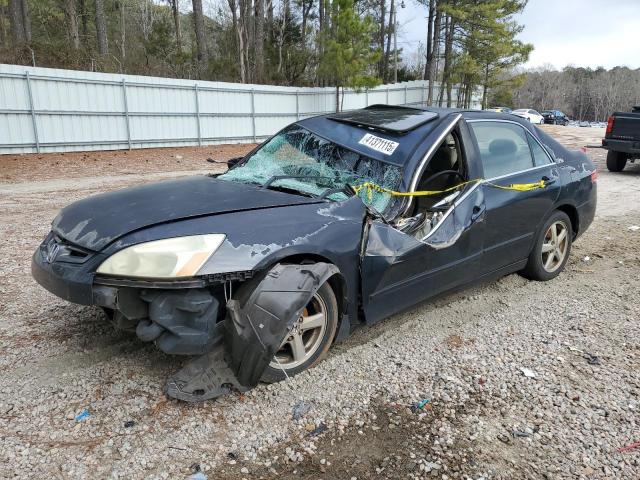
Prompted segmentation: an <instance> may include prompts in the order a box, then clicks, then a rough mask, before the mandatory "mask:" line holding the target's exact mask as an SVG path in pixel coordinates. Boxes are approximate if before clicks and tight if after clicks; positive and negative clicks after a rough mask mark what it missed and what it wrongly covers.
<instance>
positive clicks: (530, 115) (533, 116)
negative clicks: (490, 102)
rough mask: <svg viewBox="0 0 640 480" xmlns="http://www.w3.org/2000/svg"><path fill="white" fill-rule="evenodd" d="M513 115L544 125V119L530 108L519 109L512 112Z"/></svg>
mask: <svg viewBox="0 0 640 480" xmlns="http://www.w3.org/2000/svg"><path fill="white" fill-rule="evenodd" d="M511 113H512V114H513V115H517V116H519V117H522V118H526V119H527V120H529V121H530V122H531V123H535V124H537V125H542V124H543V123H544V117H543V116H542V115H540V114H539V113H538V112H537V111H536V110H532V109H530V108H519V109H518V110H514V111H513V112H511Z"/></svg>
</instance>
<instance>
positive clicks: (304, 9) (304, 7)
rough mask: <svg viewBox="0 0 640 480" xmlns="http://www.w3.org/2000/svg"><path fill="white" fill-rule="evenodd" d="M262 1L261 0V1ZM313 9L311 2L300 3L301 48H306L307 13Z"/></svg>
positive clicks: (307, 0) (304, 0)
mask: <svg viewBox="0 0 640 480" xmlns="http://www.w3.org/2000/svg"><path fill="white" fill-rule="evenodd" d="M261 1H262V0H261ZM312 8H313V0H303V1H302V27H301V28H302V48H303V49H305V48H306V46H307V22H308V20H309V13H310V12H311V9H312Z"/></svg>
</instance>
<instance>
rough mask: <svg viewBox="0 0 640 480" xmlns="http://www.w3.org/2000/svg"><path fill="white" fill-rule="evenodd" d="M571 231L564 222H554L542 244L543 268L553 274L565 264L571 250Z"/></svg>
mask: <svg viewBox="0 0 640 480" xmlns="http://www.w3.org/2000/svg"><path fill="white" fill-rule="evenodd" d="M568 233H569V229H568V228H567V225H566V224H565V223H564V222H561V221H558V222H553V223H552V224H551V225H549V228H548V229H547V231H546V233H545V234H544V240H543V242H542V266H543V268H544V269H545V270H546V271H547V272H549V273H553V272H555V271H556V270H558V268H560V266H561V265H562V263H563V262H564V259H565V257H566V256H567V250H568V249H569V235H568Z"/></svg>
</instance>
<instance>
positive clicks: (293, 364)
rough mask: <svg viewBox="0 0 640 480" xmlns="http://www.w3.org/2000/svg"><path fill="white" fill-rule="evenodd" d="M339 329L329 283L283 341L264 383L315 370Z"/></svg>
mask: <svg viewBox="0 0 640 480" xmlns="http://www.w3.org/2000/svg"><path fill="white" fill-rule="evenodd" d="M337 326H338V302H337V301H336V296H335V294H334V293H333V290H332V288H331V286H330V285H329V283H325V284H324V285H322V286H321V287H320V288H319V289H318V291H317V292H316V293H315V295H314V296H313V297H312V298H311V300H310V301H309V303H308V304H307V306H306V307H305V309H304V310H303V311H302V313H301V315H300V317H299V318H298V319H297V321H296V323H295V324H294V326H293V329H292V330H291V331H290V332H289V334H288V335H287V336H286V337H285V339H284V340H283V342H282V344H281V345H280V348H279V349H278V351H277V353H276V355H275V357H274V358H273V360H272V361H271V363H270V364H269V366H268V367H267V368H266V370H265V371H264V373H263V374H262V381H263V382H268V383H272V382H279V381H281V380H284V379H285V378H287V376H289V377H292V376H294V375H296V374H298V373H300V372H302V371H303V370H306V369H308V368H311V367H313V366H314V365H315V364H316V363H318V362H319V361H320V360H322V358H323V357H324V356H325V354H326V353H327V351H328V350H329V347H330V346H331V342H332V341H333V338H334V336H335V333H336V328H337ZM285 372H286V373H285Z"/></svg>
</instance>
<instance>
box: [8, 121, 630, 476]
mask: <svg viewBox="0 0 640 480" xmlns="http://www.w3.org/2000/svg"><path fill="white" fill-rule="evenodd" d="M545 128H547V129H548V130H549V131H551V133H552V134H554V135H556V136H557V138H559V140H561V141H563V142H565V143H567V144H569V145H570V146H572V147H580V146H584V145H594V144H597V143H598V142H599V138H601V136H602V134H603V132H602V131H600V130H598V129H591V128H589V129H586V128H584V129H580V128H571V127H545ZM215 148H224V147H215ZM238 148H240V147H237V146H236V147H233V148H232V147H229V150H226V151H225V150H220V152H222V153H220V155H219V157H220V158H224V155H227V156H233V155H235V153H234V152H235V151H236V149H238ZM244 148H246V147H244ZM202 150H203V151H201V152H196V151H195V150H194V149H189V152H193V158H192V157H191V156H190V155H192V154H191V153H189V154H188V155H189V159H186V157H187V154H186V152H185V153H178V150H175V151H174V152H172V153H164V154H163V153H158V154H154V155H150V158H149V160H150V161H149V162H148V165H146V166H145V168H144V169H143V170H137V168H138V165H137V164H136V165H135V169H132V166H131V165H130V163H127V162H124V161H122V157H120V156H119V155H124V152H119V153H117V152H105V153H104V154H102V153H91V154H88V155H90V156H91V157H92V158H94V159H95V162H93V165H94V166H96V168H95V169H87V170H86V171H82V172H81V173H82V174H81V175H80V174H78V172H79V170H78V169H79V168H80V166H79V162H81V159H82V156H81V155H82V154H79V155H78V154H73V155H71V154H69V157H71V158H72V160H71V161H70V163H69V165H71V166H72V167H71V168H70V169H69V171H68V169H67V165H66V164H61V165H60V168H52V167H51V166H52V165H55V164H52V163H51V162H55V160H52V159H51V158H49V156H42V157H43V159H42V160H44V162H43V163H42V164H41V163H40V160H38V159H37V158H36V156H31V157H26V156H23V157H20V158H19V159H8V160H7V161H6V162H7V163H8V164H10V165H14V167H15V168H14V169H13V170H6V171H5V169H4V165H5V164H6V163H4V162H5V159H4V158H2V159H0V163H1V164H2V166H3V167H2V168H3V170H2V172H3V179H4V181H5V182H6V183H4V184H0V219H1V222H0V237H1V238H2V239H3V241H4V248H3V249H1V250H0V274H1V275H2V278H3V279H4V281H3V282H2V283H1V284H0V339H1V342H0V366H1V367H2V368H1V370H0V385H1V386H0V437H1V438H2V443H1V445H0V477H1V478H18V477H22V478H41V477H45V476H49V477H54V478H188V477H189V476H190V475H191V474H194V473H196V472H197V471H199V470H201V471H202V472H203V473H204V474H205V475H207V476H208V478H209V479H214V478H215V479H218V478H232V479H240V478H247V479H248V478H260V477H262V478H272V477H275V476H278V477H279V478H299V477H301V478H309V479H311V478H314V479H316V478H323V479H331V478H336V479H338V478H339V479H344V478H346V479H349V478H357V479H362V478H429V479H430V478H440V479H443V480H444V479H447V478H462V479H474V480H477V479H480V478H485V479H489V478H496V479H513V478H553V479H555V478H584V479H591V478H628V479H637V478H640V448H638V449H635V450H630V451H627V452H619V451H618V449H619V448H621V447H624V446H625V445H628V444H631V443H633V442H637V441H639V440H640V416H639V415H638V411H639V409H640V400H639V398H640V377H639V375H638V370H639V366H640V365H639V361H640V340H639V339H640V327H639V325H638V318H639V317H640V307H639V306H638V303H637V302H635V301H634V300H635V298H634V294H635V292H636V291H637V290H638V288H639V287H640V276H639V275H638V273H639V270H640V256H639V255H638V253H637V250H636V249H634V248H633V247H634V246H635V245H636V244H637V243H638V241H639V240H640V231H634V230H633V229H629V227H630V226H634V225H638V226H640V210H639V209H638V207H637V206H636V205H638V203H639V202H640V168H639V167H637V166H631V167H628V170H625V171H624V172H622V173H620V174H610V173H608V172H606V171H604V169H603V158H604V156H603V152H602V151H601V150H599V149H589V150H588V154H589V155H591V156H592V158H593V159H594V160H595V161H596V163H597V164H598V166H599V169H600V178H599V180H598V185H599V207H598V212H597V217H596V220H595V222H594V224H593V225H592V227H591V228H590V230H589V231H587V233H586V234H585V235H584V236H582V237H581V238H580V239H579V240H578V242H577V244H576V245H574V249H573V251H572V255H571V258H570V261H569V263H568V265H567V270H566V271H565V273H563V274H562V275H560V276H559V277H558V278H556V279H554V280H553V281H551V282H546V283H537V282H529V281H527V280H525V279H523V278H522V277H519V276H518V275H510V276H508V277H505V278H503V279H501V280H499V281H497V282H493V283H490V284H486V285H482V286H479V287H475V288H473V289H470V290H465V291H463V292H460V293H456V294H451V295H447V296H444V297H441V298H439V299H437V300H435V301H432V302H429V303H425V304H422V305H420V306H418V307H416V308H414V309H413V310H411V311H409V312H407V313H404V314H402V315H396V316H394V317H392V318H390V319H388V320H385V321H383V322H381V323H379V324H377V325H375V326H374V327H372V328H366V329H361V330H359V331H357V332H355V333H354V334H353V335H352V336H351V337H350V338H349V339H347V340H346V341H345V342H343V343H341V344H338V345H336V346H335V347H334V348H333V349H332V350H331V352H330V355H329V356H328V358H327V359H326V360H325V361H324V362H322V363H321V364H320V365H318V366H317V367H316V368H314V369H313V370H311V371H309V372H305V373H304V374H301V375H299V376H297V377H296V378H294V379H292V380H291V381H288V382H283V383H280V384H274V385H260V386H258V387H257V388H255V389H254V390H252V391H250V392H248V393H246V394H244V395H239V394H237V395H231V396H228V397H226V398H222V399H220V400H218V401H215V402H208V403H204V404H199V405H187V404H183V403H179V402H177V401H173V400H168V399H167V398H166V397H165V396H164V395H163V394H162V391H161V388H162V385H163V384H164V381H165V379H166V377H167V376H168V375H169V374H170V373H171V372H173V371H175V370H177V369H178V368H179V367H180V359H177V358H175V357H174V358H172V357H169V356H166V355H164V354H162V353H160V352H157V351H155V350H154V349H153V348H152V347H150V346H149V345H147V344H143V343H142V342H139V341H137V340H136V339H135V337H131V336H129V335H127V334H123V333H118V332H116V331H114V330H113V329H112V328H111V327H110V326H109V325H108V324H107V323H106V321H105V318H104V317H103V315H102V314H101V313H100V312H99V311H97V310H96V309H93V308H86V307H80V306H76V305H71V304H68V303H65V302H63V301H61V300H58V299H57V298H55V297H53V296H52V295H50V294H48V293H47V292H46V291H44V290H43V289H42V288H40V287H38V286H37V285H36V284H35V282H34V281H33V280H32V279H31V277H30V275H29V261H30V255H31V253H32V251H33V249H34V248H35V247H36V246H37V244H38V243H39V241H40V240H41V238H42V237H43V236H44V235H45V234H46V232H47V230H48V228H49V222H50V221H51V219H52V218H53V216H54V215H55V212H56V211H57V210H58V209H59V208H61V207H62V206H64V205H65V204H67V203H69V202H70V201H73V200H75V199H79V198H82V197H85V196H86V195H89V194H92V193H96V192H99V191H105V190H110V189H114V188H120V187H122V186H124V185H129V184H134V183H139V182H143V181H148V180H151V179H153V180H155V179H158V178H160V177H162V176H163V175H165V174H166V175H167V176H173V175H177V174H183V173H186V172H184V170H186V169H191V170H204V169H217V168H224V167H221V166H220V165H214V164H208V163H206V162H204V159H205V158H207V157H208V156H210V155H211V153H210V152H205V150H207V149H204V148H203V149H202ZM155 152H157V151H155ZM127 155H132V154H131V152H130V153H128V154H127ZM136 155H137V158H140V159H142V158H144V155H143V153H142V152H136ZM156 155H157V156H156ZM167 155H169V157H167ZM171 155H174V158H175V155H181V156H183V158H185V161H184V164H181V165H179V166H177V165H174V164H172V163H170V162H169V163H168V162H167V158H169V159H170V158H171ZM196 155H197V156H196ZM51 157H54V156H51ZM76 157H77V158H76ZM115 158H118V161H117V162H116V161H115V160H114V159H115ZM36 160H37V163H36ZM129 160H130V158H129ZM30 161H31V162H33V163H29V162H30ZM11 162H15V163H14V164H12V163H11ZM108 163H112V165H111V166H109V165H108ZM146 163H147V162H145V164H146ZM109 167H113V168H109ZM130 169H132V170H130ZM5 174H6V175H5ZM80 176H82V177H85V178H84V179H79V180H78V181H74V178H75V177H80ZM36 180H37V181H36ZM427 399H428V402H427V403H425V402H422V403H420V404H419V406H418V407H416V408H413V409H411V408H410V406H411V405H412V404H414V403H416V402H420V401H421V400H427ZM83 411H86V412H88V416H86V418H85V419H84V420H76V417H77V416H78V415H80V414H81V413H82V412H83ZM294 412H295V413H296V414H297V415H294ZM294 417H295V418H294Z"/></svg>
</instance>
